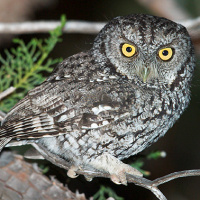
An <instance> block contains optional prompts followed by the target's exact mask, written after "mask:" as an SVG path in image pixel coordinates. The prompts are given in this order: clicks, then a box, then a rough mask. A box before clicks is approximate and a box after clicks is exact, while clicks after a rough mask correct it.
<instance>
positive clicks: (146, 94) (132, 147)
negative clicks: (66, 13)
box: [0, 14, 195, 184]
mask: <svg viewBox="0 0 200 200" xmlns="http://www.w3.org/2000/svg"><path fill="white" fill-rule="evenodd" d="M194 66H195V59H194V50H193V45H192V42H191V39H190V36H189V34H188V32H187V30H186V28H185V27H183V26H182V25H180V24H177V23H175V22H172V21H170V20H168V19H165V18H160V17H155V16H150V15H144V14H136V15H129V16H125V17H116V18H114V19H113V20H111V21H110V22H109V23H108V24H107V25H106V26H105V27H104V28H103V29H102V30H101V31H100V33H99V34H98V35H97V37H96V39H95V40H94V44H93V47H92V48H91V49H90V50H89V51H86V52H81V53H78V54H76V55H73V56H71V57H69V58H67V59H66V60H64V61H63V62H62V63H60V64H59V65H58V66H57V67H56V68H55V69H54V71H53V72H52V74H51V75H50V76H49V78H47V79H46V81H44V82H43V83H42V84H41V85H39V86H38V87H36V88H34V89H32V90H31V91H29V92H28V94H27V96H26V97H25V98H24V99H22V100H21V101H20V102H19V103H18V104H17V105H16V106H14V107H13V108H12V109H11V110H10V112H9V113H8V114H7V115H6V117H5V118H4V120H3V122H2V126H1V127H0V150H1V149H2V148H3V147H4V146H5V145H7V146H9V145H11V144H12V143H15V142H18V143H21V144H32V145H33V146H34V147H35V148H36V149H37V150H38V151H39V152H40V153H41V154H42V155H43V156H45V158H47V159H48V156H49V155H54V157H55V160H56V158H59V159H62V160H65V161H67V162H68V163H69V166H70V168H69V171H68V175H69V176H70V177H76V173H75V172H76V170H78V169H81V168H86V169H95V170H99V171H103V172H108V173H109V174H110V177H111V180H112V181H113V182H115V183H122V184H126V173H128V174H133V175H138V176H142V174H141V173H140V172H139V171H137V170H136V169H134V168H132V167H131V166H129V165H127V164H124V163H123V162H122V161H121V160H122V159H124V158H127V157H129V156H132V155H135V154H137V153H138V152H140V151H142V150H143V149H145V148H147V147H148V146H149V145H151V144H152V143H153V142H156V141H157V140H158V139H159V138H160V137H161V136H163V135H164V134H165V133H166V132H167V131H168V129H169V128H171V127H172V126H173V124H174V123H175V122H176V120H177V119H179V117H180V115H181V114H182V113H183V111H184V110H185V108H186V107H187V106H188V104H189V101H190V86H191V79H192V75H193V71H194ZM59 159H58V160H59ZM49 160H51V159H49ZM55 164H57V165H59V162H55ZM59 166H61V165H59Z"/></svg>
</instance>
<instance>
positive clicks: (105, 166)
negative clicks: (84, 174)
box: [90, 153, 143, 185]
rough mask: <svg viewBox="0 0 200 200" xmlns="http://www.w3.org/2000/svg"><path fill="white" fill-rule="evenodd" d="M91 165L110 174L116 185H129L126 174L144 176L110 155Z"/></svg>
mask: <svg viewBox="0 0 200 200" xmlns="http://www.w3.org/2000/svg"><path fill="white" fill-rule="evenodd" d="M90 164H91V165H92V166H93V167H95V168H96V169H98V170H103V171H106V172H108V173H109V174H110V179H111V180H112V181H113V182H114V183H116V184H123V185H127V180H126V174H131V175H134V176H143V174H142V173H141V172H139V171H138V170H137V169H135V168H133V167H131V166H130V165H127V164H125V163H123V162H121V161H120V160H119V159H117V158H115V157H114V156H112V155H110V154H108V153H105V154H103V155H101V156H99V157H97V158H96V159H95V160H93V161H92V162H91V163H90Z"/></svg>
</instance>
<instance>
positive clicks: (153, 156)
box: [130, 151, 166, 176]
mask: <svg viewBox="0 0 200 200" xmlns="http://www.w3.org/2000/svg"><path fill="white" fill-rule="evenodd" d="M165 156H166V153H165V152H164V151H153V152H151V153H149V154H148V155H147V156H146V157H145V159H148V160H150V159H154V160H157V159H158V158H163V157H165ZM144 163H145V161H144V159H142V158H140V159H137V160H136V161H135V162H134V163H131V164H130V165H131V166H132V167H134V168H135V169H137V170H139V171H140V172H141V173H143V174H144V176H149V175H150V172H149V171H145V170H143V169H142V167H143V166H144Z"/></svg>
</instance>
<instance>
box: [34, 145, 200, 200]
mask: <svg viewBox="0 0 200 200" xmlns="http://www.w3.org/2000/svg"><path fill="white" fill-rule="evenodd" d="M33 146H34V147H35V148H36V149H37V150H38V151H39V152H40V153H41V154H42V156H43V157H44V158H46V159H47V160H49V161H50V162H52V163H53V164H55V165H57V166H59V167H61V168H64V169H66V170H68V169H69V168H70V166H71V164H70V163H69V162H67V161H66V160H64V159H62V158H59V157H58V156H56V155H54V154H53V153H51V152H45V151H43V147H42V146H40V145H38V144H37V145H36V144H34V145H33ZM76 173H77V174H82V175H84V176H85V177H86V178H87V180H92V178H94V177H104V178H110V174H108V173H106V172H100V171H97V170H96V169H93V171H91V169H86V168H82V169H79V170H77V171H76ZM199 175H200V169H197V170H186V171H180V172H174V173H171V174H168V175H166V176H163V177H160V178H158V179H155V180H153V181H151V180H148V179H146V178H143V177H138V176H132V175H130V174H127V176H126V178H127V182H128V183H134V184H135V185H138V186H140V187H143V188H146V189H148V190H150V191H151V192H152V193H153V194H154V195H155V196H156V197H157V198H158V199H159V200H167V198H166V197H165V196H164V194H163V193H162V192H161V191H160V190H159V189H158V186H159V185H162V184H164V183H166V182H169V181H171V180H174V179H177V178H181V177H188V176H199Z"/></svg>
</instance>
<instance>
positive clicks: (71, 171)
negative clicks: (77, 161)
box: [67, 166, 78, 178]
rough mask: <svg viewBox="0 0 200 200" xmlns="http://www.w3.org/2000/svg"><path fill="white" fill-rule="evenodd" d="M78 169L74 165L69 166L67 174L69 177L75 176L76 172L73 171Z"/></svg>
mask: <svg viewBox="0 0 200 200" xmlns="http://www.w3.org/2000/svg"><path fill="white" fill-rule="evenodd" d="M77 170H78V167H76V166H71V167H70V168H69V170H68V172H67V176H69V177H70V178H76V177H78V175H77V174H76V172H75V171H77Z"/></svg>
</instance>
